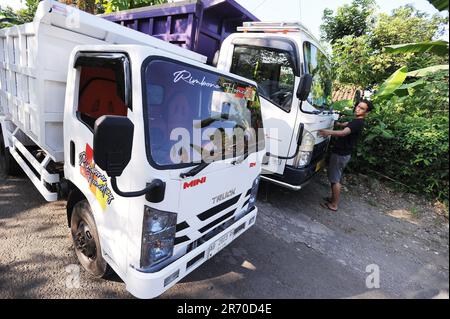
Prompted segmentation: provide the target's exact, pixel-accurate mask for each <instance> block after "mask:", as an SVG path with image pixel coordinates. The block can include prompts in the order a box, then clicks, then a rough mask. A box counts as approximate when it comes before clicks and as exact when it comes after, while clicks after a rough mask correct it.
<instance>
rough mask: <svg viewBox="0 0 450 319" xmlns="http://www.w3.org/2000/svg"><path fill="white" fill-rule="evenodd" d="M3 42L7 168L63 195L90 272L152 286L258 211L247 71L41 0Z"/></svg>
mask: <svg viewBox="0 0 450 319" xmlns="http://www.w3.org/2000/svg"><path fill="white" fill-rule="evenodd" d="M71 15H75V16H74V19H75V20H76V23H75V24H68V23H67V21H68V20H67V19H68V17H70V16H71ZM0 44H1V48H0V52H1V53H2V55H1V56H0V59H1V64H0V125H1V128H0V132H1V135H0V141H1V145H0V146H1V152H0V154H1V155H2V156H1V158H0V160H1V162H2V163H5V164H7V165H3V168H4V169H5V172H6V173H11V172H12V170H11V168H12V167H13V166H14V165H19V166H20V167H21V168H22V170H23V171H24V172H25V173H26V175H27V176H28V177H29V178H30V180H31V181H32V182H33V184H34V185H35V186H36V188H37V189H38V190H39V192H40V193H41V194H42V195H43V197H44V198H45V199H47V200H48V201H54V200H58V199H61V198H65V199H67V220H68V225H69V227H70V229H71V236H72V238H73V243H74V248H75V251H76V254H77V257H78V259H79V262H80V263H81V264H82V265H83V267H84V268H85V269H86V271H87V272H88V273H90V274H91V275H93V276H96V277H104V276H106V275H108V273H109V272H110V270H111V269H112V270H114V271H115V272H116V273H117V274H118V275H119V276H120V278H122V280H123V281H124V282H125V284H126V288H127V289H128V290H129V291H130V292H131V293H132V294H133V295H134V296H136V297H140V298H152V297H156V296H158V295H160V294H161V293H163V292H164V291H165V290H167V289H169V288H170V287H172V286H173V285H175V283H177V282H178V281H179V280H180V279H182V278H183V277H184V276H186V275H187V274H188V273H190V272H191V271H193V270H194V269H196V268H197V267H199V266H200V265H201V264H202V263H204V262H205V261H206V260H208V259H209V258H211V257H213V256H214V255H215V254H216V253H217V252H219V251H220V250H221V249H223V248H224V247H225V246H227V245H228V244H229V243H231V242H232V241H233V240H234V239H235V238H237V237H238V236H240V235H241V234H242V233H243V232H245V231H246V230H248V229H249V228H250V227H251V226H252V225H253V224H254V223H255V218H256V215H257V207H256V206H255V201H256V195H257V190H258V183H259V176H260V172H261V160H260V159H261V158H262V157H263V155H264V153H265V147H264V140H265V139H264V137H263V136H260V135H263V132H264V131H263V129H262V128H263V126H262V125H263V121H262V117H261V105H260V102H259V97H258V95H257V94H256V84H255V83H254V82H251V81H250V80H247V79H245V78H243V77H240V76H236V75H233V74H231V73H229V72H225V71H218V70H217V69H215V68H213V67H210V66H207V65H206V64H205V61H206V59H204V57H202V56H200V55H198V54H195V53H193V52H190V51H188V50H185V49H182V48H179V47H176V46H173V45H171V44H168V43H165V42H163V41H160V40H157V39H154V38H152V37H149V36H146V35H143V34H141V33H139V32H136V31H133V30H130V29H127V28H124V27H121V26H118V25H116V24H114V23H112V22H108V21H106V20H104V19H101V18H98V17H94V16H92V15H89V14H87V13H84V12H81V11H78V10H76V9H72V8H69V7H67V6H65V5H62V4H60V3H57V2H55V1H50V0H46V1H43V2H41V3H40V4H39V8H38V11H37V14H36V17H35V20H34V22H33V23H31V24H26V25H22V26H17V27H12V28H9V29H2V30H0ZM238 129H239V130H240V131H239V130H238ZM237 131H239V132H241V133H242V134H243V137H242V138H243V141H244V143H243V145H244V149H243V152H242V153H240V152H238V151H237V150H236V148H237V147H238V143H237V142H236V140H234V138H235V135H234V134H235V132H237ZM219 141H222V142H223V144H220V143H219Z"/></svg>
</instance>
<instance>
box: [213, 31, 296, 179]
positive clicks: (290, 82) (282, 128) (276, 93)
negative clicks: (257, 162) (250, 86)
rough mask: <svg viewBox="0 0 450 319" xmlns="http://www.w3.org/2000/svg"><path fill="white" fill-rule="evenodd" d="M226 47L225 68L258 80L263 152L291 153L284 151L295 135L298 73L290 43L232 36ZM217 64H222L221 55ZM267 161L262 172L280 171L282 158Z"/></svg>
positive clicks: (282, 167)
mask: <svg viewBox="0 0 450 319" xmlns="http://www.w3.org/2000/svg"><path fill="white" fill-rule="evenodd" d="M230 49H231V50H232V54H231V53H230V51H228V52H223V53H224V54H227V61H226V62H225V64H226V66H225V69H226V70H229V71H230V72H232V73H235V74H238V75H241V76H243V77H246V78H249V79H252V80H254V81H255V82H256V83H258V90H259V95H260V97H261V109H262V117H263V121H264V128H265V134H266V149H267V151H269V152H270V153H272V154H275V155H279V156H288V155H293V154H288V153H289V150H290V145H291V143H292V141H293V137H294V136H296V135H295V134H294V132H296V128H295V127H296V119H297V112H298V107H293V105H297V103H298V100H297V98H296V95H295V87H296V85H297V83H296V81H297V80H298V76H299V66H298V65H297V61H298V59H296V52H297V51H296V49H295V46H294V44H292V43H290V42H288V41H285V40H276V39H267V38H264V39H262V38H261V39H254V38H235V39H233V40H232V42H231V46H230V47H229V50H230ZM223 51H225V50H223ZM220 65H221V67H223V66H224V61H223V57H222V58H221V61H220ZM294 142H295V141H294ZM266 160H267V159H266ZM268 160H269V161H268V163H267V164H266V165H264V166H263V169H264V170H265V171H266V172H273V173H278V174H282V173H283V171H284V166H285V164H286V161H285V160H278V159H276V158H269V159H268Z"/></svg>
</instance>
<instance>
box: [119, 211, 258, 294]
mask: <svg viewBox="0 0 450 319" xmlns="http://www.w3.org/2000/svg"><path fill="white" fill-rule="evenodd" d="M257 213H258V208H256V207H255V208H254V209H253V210H252V211H251V212H250V213H248V214H247V215H245V216H244V217H242V218H241V219H239V220H238V221H237V222H235V223H234V224H233V225H231V226H230V227H228V228H227V229H225V230H224V231H222V232H220V233H219V234H217V235H216V236H214V237H213V238H211V239H210V240H208V241H207V242H205V243H204V244H202V245H201V246H199V247H197V248H196V249H194V250H192V251H191V252H189V253H188V254H186V255H184V256H183V257H181V258H179V259H177V260H175V261H174V262H173V263H171V264H169V265H168V266H166V267H165V268H163V269H161V270H160V271H158V272H154V273H143V272H140V271H138V270H136V269H134V268H132V267H129V268H128V272H127V276H126V281H125V283H126V288H127V290H128V291H129V292H130V293H131V294H132V295H133V296H135V297H137V298H142V299H149V298H155V297H157V296H159V295H161V294H162V293H163V292H164V291H166V290H167V289H169V288H170V287H172V286H174V285H175V284H176V283H177V282H178V281H180V280H181V279H182V278H184V277H185V276H186V275H188V274H189V273H190V272H192V271H193V270H194V269H196V268H198V267H199V266H200V265H202V264H203V263H204V262H205V261H207V260H208V257H207V252H208V249H209V247H210V246H211V244H213V243H215V242H216V241H217V240H219V239H221V238H222V237H223V236H224V235H226V234H228V233H229V232H232V234H233V235H232V239H231V241H230V242H229V243H228V244H227V245H229V244H230V243H231V242H232V241H234V239H236V238H237V237H239V236H240V235H241V234H242V233H244V232H245V231H246V230H248V229H249V228H250V227H251V226H253V225H254V223H255V220H256V215H257ZM224 247H226V246H224ZM224 247H222V249H223V248H224ZM176 274H177V275H176ZM175 275H176V276H175ZM171 277H172V278H171ZM170 279H171V280H170Z"/></svg>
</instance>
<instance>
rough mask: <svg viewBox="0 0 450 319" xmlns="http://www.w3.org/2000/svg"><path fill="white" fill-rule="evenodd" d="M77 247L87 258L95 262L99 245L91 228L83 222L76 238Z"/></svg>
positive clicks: (79, 226)
mask: <svg viewBox="0 0 450 319" xmlns="http://www.w3.org/2000/svg"><path fill="white" fill-rule="evenodd" d="M74 242H75V247H76V248H77V249H78V250H79V251H80V252H81V253H82V254H83V255H84V256H86V257H87V258H89V259H91V260H94V259H95V257H96V255H97V245H96V244H95V240H94V236H93V235H92V232H91V230H90V228H89V226H88V225H87V224H86V223H84V222H83V221H81V222H80V223H79V224H78V228H77V231H76V233H75V237H74Z"/></svg>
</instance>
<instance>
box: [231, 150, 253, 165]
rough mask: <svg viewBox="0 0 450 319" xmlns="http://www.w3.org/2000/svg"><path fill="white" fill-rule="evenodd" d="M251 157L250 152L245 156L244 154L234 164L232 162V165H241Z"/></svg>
mask: <svg viewBox="0 0 450 319" xmlns="http://www.w3.org/2000/svg"><path fill="white" fill-rule="evenodd" d="M249 155H250V152H249V151H247V152H245V153H244V154H242V156H241V157H239V158H237V159H236V160H234V161H233V162H231V164H232V165H238V164H241V163H242V162H243V161H245V160H246V159H247V157H248V156H249Z"/></svg>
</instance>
